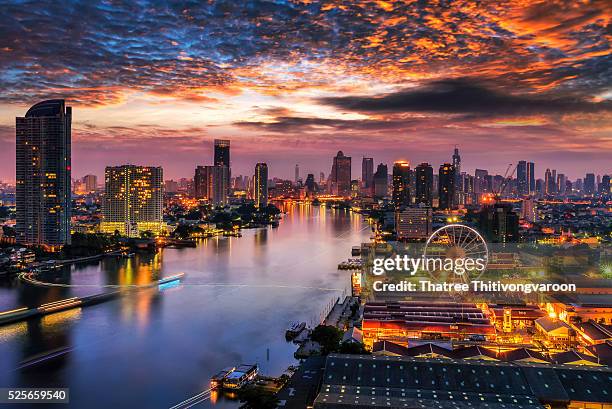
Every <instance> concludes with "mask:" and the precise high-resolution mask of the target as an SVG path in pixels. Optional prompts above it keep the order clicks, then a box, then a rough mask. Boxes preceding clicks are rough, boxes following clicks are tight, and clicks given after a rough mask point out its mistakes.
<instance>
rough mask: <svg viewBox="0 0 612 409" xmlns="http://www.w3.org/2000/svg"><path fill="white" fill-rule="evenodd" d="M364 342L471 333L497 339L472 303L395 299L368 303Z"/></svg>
mask: <svg viewBox="0 0 612 409" xmlns="http://www.w3.org/2000/svg"><path fill="white" fill-rule="evenodd" d="M362 330H363V337H364V343H365V344H366V345H367V346H368V347H369V348H371V347H372V345H373V343H374V342H376V341H384V340H389V341H393V342H397V343H399V344H406V343H407V342H408V340H409V339H417V338H422V339H431V338H436V339H456V340H463V339H464V338H466V337H469V336H472V335H478V336H483V337H485V338H487V339H495V334H496V333H495V327H494V326H493V325H492V324H491V322H490V320H489V317H487V316H486V315H485V314H484V312H483V311H482V310H481V309H480V308H478V307H477V306H476V305H475V304H471V303H454V302H426V301H422V302H421V301H396V302H369V303H367V304H366V305H365V307H364V312H363V325H362Z"/></svg>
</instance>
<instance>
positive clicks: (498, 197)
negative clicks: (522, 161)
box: [493, 163, 518, 203]
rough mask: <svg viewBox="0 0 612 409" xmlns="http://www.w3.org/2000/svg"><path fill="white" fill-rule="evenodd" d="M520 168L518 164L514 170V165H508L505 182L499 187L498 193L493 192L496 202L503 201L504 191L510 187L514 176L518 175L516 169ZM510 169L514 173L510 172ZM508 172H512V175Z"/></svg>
mask: <svg viewBox="0 0 612 409" xmlns="http://www.w3.org/2000/svg"><path fill="white" fill-rule="evenodd" d="M517 167H518V163H517V164H516V165H514V168H513V167H512V163H509V164H508V167H507V168H506V172H505V173H504V180H503V182H502V183H501V185H500V186H499V189H498V190H499V191H498V192H495V191H494V192H493V198H494V199H495V202H496V203H497V202H499V201H501V195H502V194H503V193H504V190H506V186H508V182H510V180H511V179H512V177H513V176H514V174H515V173H516V168H517ZM510 169H512V172H510ZM508 172H510V174H508Z"/></svg>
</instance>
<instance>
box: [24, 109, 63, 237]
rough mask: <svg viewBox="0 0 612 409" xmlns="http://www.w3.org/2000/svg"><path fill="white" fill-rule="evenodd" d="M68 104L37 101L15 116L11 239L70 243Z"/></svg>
mask: <svg viewBox="0 0 612 409" xmlns="http://www.w3.org/2000/svg"><path fill="white" fill-rule="evenodd" d="M71 125H72V108H71V107H66V106H65V101H64V100H61V99H55V100H48V101H43V102H39V103H38V104H36V105H34V106H32V107H31V108H30V109H29V110H28V112H27V113H26V115H25V117H18V118H16V136H17V140H16V182H17V184H16V205H17V217H16V218H17V223H16V226H15V228H16V232H17V242H19V243H23V244H31V245H42V246H47V247H51V248H55V247H59V246H62V245H64V244H68V243H70V213H71V197H70V184H71V172H70V161H71Z"/></svg>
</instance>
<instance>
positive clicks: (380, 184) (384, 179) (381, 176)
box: [373, 163, 389, 198]
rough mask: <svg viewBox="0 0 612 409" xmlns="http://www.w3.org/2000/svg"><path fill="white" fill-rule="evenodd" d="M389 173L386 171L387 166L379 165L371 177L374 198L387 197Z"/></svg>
mask: <svg viewBox="0 0 612 409" xmlns="http://www.w3.org/2000/svg"><path fill="white" fill-rule="evenodd" d="M388 176H389V172H388V171H387V165H385V164H384V163H381V164H379V165H378V167H377V168H376V172H375V173H374V176H373V181H374V186H373V187H374V197H377V198H382V197H385V196H387V193H388V191H389V177H388Z"/></svg>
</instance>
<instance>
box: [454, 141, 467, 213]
mask: <svg viewBox="0 0 612 409" xmlns="http://www.w3.org/2000/svg"><path fill="white" fill-rule="evenodd" d="M453 169H454V170H455V199H454V202H455V204H463V203H464V202H465V201H464V199H463V184H462V183H461V156H460V155H459V148H458V147H456V146H455V151H454V152H453Z"/></svg>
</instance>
